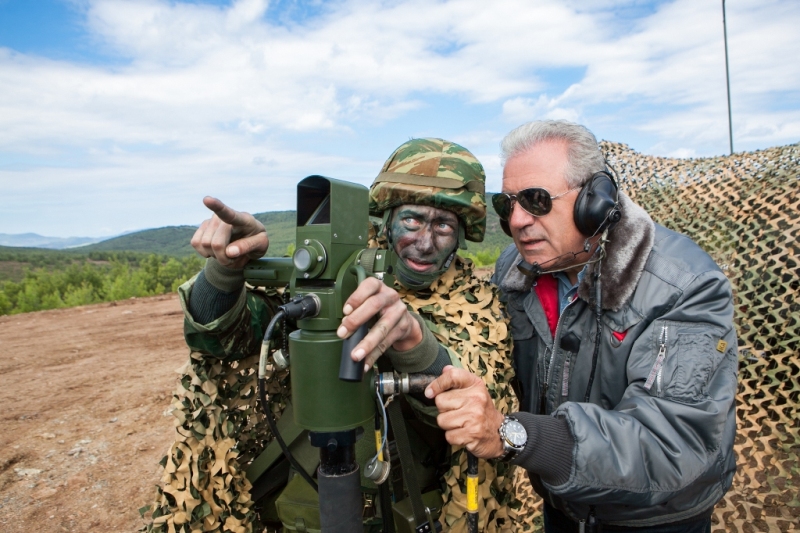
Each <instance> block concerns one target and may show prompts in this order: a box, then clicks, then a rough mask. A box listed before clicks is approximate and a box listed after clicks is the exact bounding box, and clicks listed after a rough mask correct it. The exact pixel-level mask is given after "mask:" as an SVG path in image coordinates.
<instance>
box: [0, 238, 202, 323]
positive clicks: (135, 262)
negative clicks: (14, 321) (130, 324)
mask: <svg viewBox="0 0 800 533" xmlns="http://www.w3.org/2000/svg"><path fill="white" fill-rule="evenodd" d="M43 255H46V254H43ZM28 258H29V256H28ZM37 259H40V260H39V261H32V262H28V264H29V265H31V266H29V267H28V268H27V269H26V271H25V274H24V277H23V279H22V280H21V281H19V282H15V281H5V282H2V283H0V315H7V314H16V313H27V312H30V311H41V310H45V309H58V308H62V307H74V306H77V305H86V304H93V303H99V302H111V301H115V300H124V299H126V298H132V297H142V296H154V295H157V294H165V293H168V292H174V291H175V290H177V288H178V286H180V285H181V284H182V283H184V282H186V281H187V280H188V279H190V278H191V277H192V276H194V275H195V274H196V273H197V272H199V271H200V269H201V268H202V267H203V260H202V259H201V258H200V257H197V256H190V257H182V258H176V257H166V256H159V255H155V254H149V255H145V254H136V253H121V254H97V255H96V257H95V256H93V254H90V256H89V257H79V258H76V257H74V256H73V257H70V258H69V259H70V260H69V261H64V260H55V261H50V258H49V257H41V258H37ZM59 259H65V258H59ZM36 265H43V266H36Z"/></svg>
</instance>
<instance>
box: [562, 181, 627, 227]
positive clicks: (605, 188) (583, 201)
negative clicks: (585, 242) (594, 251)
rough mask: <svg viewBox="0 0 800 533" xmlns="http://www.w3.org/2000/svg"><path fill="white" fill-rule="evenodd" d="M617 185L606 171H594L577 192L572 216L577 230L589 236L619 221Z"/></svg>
mask: <svg viewBox="0 0 800 533" xmlns="http://www.w3.org/2000/svg"><path fill="white" fill-rule="evenodd" d="M621 217H622V212H621V211H620V210H619V187H618V186H617V182H616V181H614V177H613V176H612V175H611V174H610V173H609V172H608V171H607V170H601V171H600V172H595V173H594V174H593V175H592V177H591V178H589V181H587V182H586V183H585V184H584V185H583V187H582V188H581V192H580V193H578V199H577V200H575V211H574V212H573V218H574V219H575V225H576V226H577V227H578V231H580V232H581V233H583V234H584V235H586V236H587V237H591V236H593V235H597V234H598V233H600V232H601V231H603V230H604V229H606V228H608V227H610V226H612V225H614V224H616V223H617V222H619V219H620V218H621Z"/></svg>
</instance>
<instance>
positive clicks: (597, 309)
mask: <svg viewBox="0 0 800 533" xmlns="http://www.w3.org/2000/svg"><path fill="white" fill-rule="evenodd" d="M601 265H602V263H600V262H598V263H597V269H596V270H595V272H594V291H595V294H594V314H595V317H596V318H597V333H596V335H595V339H594V354H593V355H592V371H591V373H590V374H589V383H588V384H587V385H586V394H585V395H584V397H583V401H584V402H588V401H589V395H591V393H592V383H593V382H594V373H595V370H597V359H598V358H599V355H600V334H601V333H602V330H601V326H602V324H601V322H600V318H601V317H602V316H603V307H602V305H601V300H600V266H601Z"/></svg>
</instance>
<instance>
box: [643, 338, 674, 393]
mask: <svg viewBox="0 0 800 533" xmlns="http://www.w3.org/2000/svg"><path fill="white" fill-rule="evenodd" d="M667 332H668V330H667V326H663V327H662V328H661V335H659V340H660V341H661V342H660V344H659V346H658V355H657V356H656V362H655V363H653V368H652V369H650V374H649V375H648V376H647V381H645V384H644V388H645V390H650V389H651V388H652V387H653V382H654V381H655V383H656V393H657V394H658V396H661V375H662V373H663V370H664V359H666V358H667Z"/></svg>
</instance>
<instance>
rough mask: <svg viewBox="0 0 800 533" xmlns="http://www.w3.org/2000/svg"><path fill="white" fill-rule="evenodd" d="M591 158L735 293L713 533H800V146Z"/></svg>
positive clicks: (616, 148)
mask: <svg viewBox="0 0 800 533" xmlns="http://www.w3.org/2000/svg"><path fill="white" fill-rule="evenodd" d="M601 147H602V149H603V152H604V153H605V154H606V157H607V159H608V161H609V162H610V163H611V165H612V166H613V167H614V168H615V169H616V170H617V172H618V173H619V178H620V186H621V187H622V190H624V191H625V193H626V194H628V196H630V197H631V199H632V200H633V201H635V202H636V203H637V204H639V205H641V206H642V207H643V208H645V209H646V210H647V212H648V213H649V214H650V215H651V216H652V218H653V220H655V221H656V222H659V223H661V224H663V225H665V226H667V227H668V228H670V229H672V230H675V231H678V232H681V233H683V234H685V235H688V236H689V237H691V238H692V239H693V240H694V241H695V242H696V243H697V244H699V245H700V246H702V247H703V248H704V249H705V250H706V251H707V252H708V253H709V254H710V255H711V256H712V257H713V258H714V259H715V261H716V262H717V264H719V265H720V266H721V267H722V269H723V270H724V271H725V273H726V274H727V276H728V278H729V279H730V281H731V284H732V285H733V288H734V297H735V302H736V305H735V313H736V314H735V323H736V329H737V332H738V337H739V354H740V362H739V392H738V395H737V417H738V435H737V439H736V444H735V447H734V449H735V451H736V454H737V456H738V460H737V464H738V469H737V472H736V476H735V477H734V480H733V487H732V488H731V490H729V491H728V493H727V494H726V495H725V497H724V499H723V500H722V501H721V502H720V503H718V504H717V506H716V508H715V510H714V515H713V525H712V530H713V531H715V532H723V531H731V532H745V531H747V532H750V531H766V532H779V531H800V266H799V265H800V246H799V245H798V239H800V194H799V193H800V145H797V144H795V145H791V146H785V147H779V148H770V149H768V150H762V151H758V152H748V153H738V154H734V155H732V156H727V157H714V158H703V159H668V158H659V157H651V156H645V155H642V154H638V153H636V152H634V151H633V150H631V149H629V148H628V147H627V146H625V145H622V144H615V143H609V142H602V143H601Z"/></svg>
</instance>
